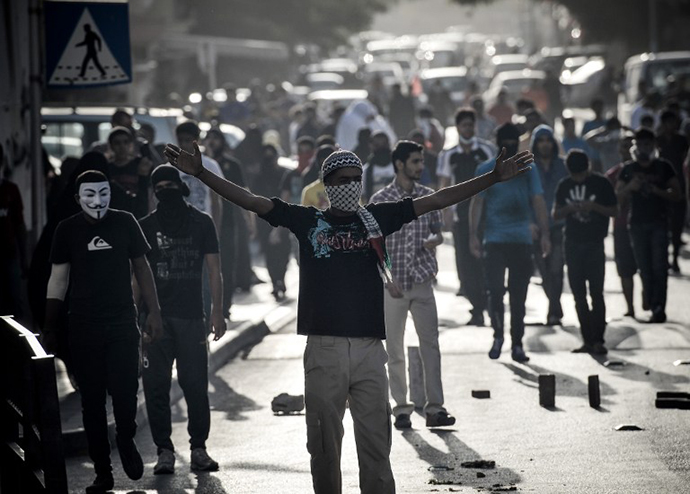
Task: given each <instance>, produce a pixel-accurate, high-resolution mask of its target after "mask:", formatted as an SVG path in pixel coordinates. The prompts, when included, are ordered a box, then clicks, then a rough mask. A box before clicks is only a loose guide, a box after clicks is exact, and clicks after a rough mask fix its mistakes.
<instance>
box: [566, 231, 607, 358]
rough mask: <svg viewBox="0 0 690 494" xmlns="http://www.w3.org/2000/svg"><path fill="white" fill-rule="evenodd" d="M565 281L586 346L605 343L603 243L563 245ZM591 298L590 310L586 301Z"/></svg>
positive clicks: (604, 263) (604, 257)
mask: <svg viewBox="0 0 690 494" xmlns="http://www.w3.org/2000/svg"><path fill="white" fill-rule="evenodd" d="M565 259H566V263H567V264H568V281H569V282H570V289H571V291H572V292H573V298H574V299H575V310H576V311H577V318H578V320H579V321H580V330H581V331H582V339H583V341H584V343H585V344H586V345H593V344H595V343H604V330H605V329H606V304H605V303H604V272H605V266H606V256H605V254H604V242H603V241H602V242H581V243H575V242H570V243H566V244H565ZM587 285H589V297H590V298H591V299H592V307H591V309H590V307H589V302H588V301H587Z"/></svg>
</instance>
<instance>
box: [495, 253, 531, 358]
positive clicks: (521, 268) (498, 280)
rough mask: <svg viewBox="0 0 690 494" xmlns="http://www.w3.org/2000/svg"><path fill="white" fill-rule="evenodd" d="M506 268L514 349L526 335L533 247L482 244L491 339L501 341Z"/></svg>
mask: <svg viewBox="0 0 690 494" xmlns="http://www.w3.org/2000/svg"><path fill="white" fill-rule="evenodd" d="M506 269H507V270H508V296H509V302H510V338H511V341H512V346H513V347H515V346H518V345H521V344H522V337H523V336H524V334H525V300H526V299H527V288H528V287H529V279H530V277H531V275H532V246H531V245H529V244H517V243H505V244H503V243H501V244H499V243H487V244H486V245H484V274H485V277H486V288H487V292H488V295H489V298H488V302H489V316H490V317H491V327H492V328H493V330H494V338H503V329H504V324H503V314H504V312H505V307H504V305H503V296H504V295H505V292H506V286H505V274H506Z"/></svg>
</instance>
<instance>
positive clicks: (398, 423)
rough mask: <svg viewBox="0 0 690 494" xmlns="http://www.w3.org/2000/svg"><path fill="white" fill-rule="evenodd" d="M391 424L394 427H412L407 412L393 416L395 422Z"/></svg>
mask: <svg viewBox="0 0 690 494" xmlns="http://www.w3.org/2000/svg"><path fill="white" fill-rule="evenodd" d="M393 425H394V426H395V428H396V429H410V428H412V421H411V420H410V415H409V414H407V413H401V414H398V416H397V417H395V423H394V424H393Z"/></svg>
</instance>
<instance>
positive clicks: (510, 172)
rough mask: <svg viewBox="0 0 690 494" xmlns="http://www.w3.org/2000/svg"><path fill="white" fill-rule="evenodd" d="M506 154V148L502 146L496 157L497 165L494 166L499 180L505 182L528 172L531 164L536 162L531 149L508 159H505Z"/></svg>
mask: <svg viewBox="0 0 690 494" xmlns="http://www.w3.org/2000/svg"><path fill="white" fill-rule="evenodd" d="M505 154H506V148H502V149H501V152H500V153H499V154H498V156H497V157H496V166H494V171H493V173H494V175H495V176H496V178H497V179H498V181H499V182H505V181H506V180H510V179H512V178H515V177H517V176H518V175H520V174H522V173H525V172H528V171H529V170H530V168H531V167H530V166H529V164H530V163H532V162H534V155H533V154H532V153H531V152H529V151H523V152H521V153H518V154H516V155H515V156H512V157H510V158H508V159H504V156H505Z"/></svg>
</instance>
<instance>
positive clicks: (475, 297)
mask: <svg viewBox="0 0 690 494" xmlns="http://www.w3.org/2000/svg"><path fill="white" fill-rule="evenodd" d="M469 238H470V225H469V223H467V222H466V221H456V222H455V223H454V224H453V242H454V244H455V265H456V267H457V270H458V279H459V280H460V283H462V287H463V289H464V291H465V296H466V297H467V300H469V302H470V304H472V310H471V312H472V314H481V313H482V312H484V310H485V309H486V287H485V286H484V269H483V266H482V261H481V260H480V259H477V258H476V257H474V256H473V255H472V253H471V252H470V242H469Z"/></svg>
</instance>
